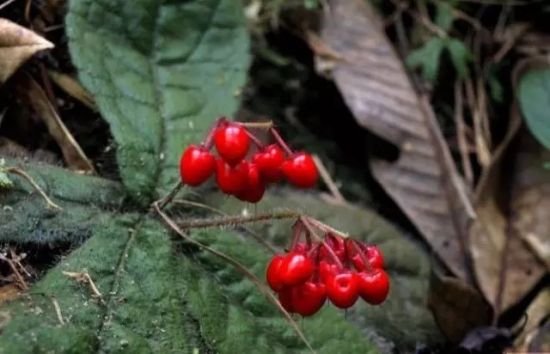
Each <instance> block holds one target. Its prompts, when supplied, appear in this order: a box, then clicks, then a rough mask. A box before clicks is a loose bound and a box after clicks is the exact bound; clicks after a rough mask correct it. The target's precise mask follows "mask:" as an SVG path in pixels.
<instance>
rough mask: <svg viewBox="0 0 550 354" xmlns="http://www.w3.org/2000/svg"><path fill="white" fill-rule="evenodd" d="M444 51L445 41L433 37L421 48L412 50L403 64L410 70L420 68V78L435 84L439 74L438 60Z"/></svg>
mask: <svg viewBox="0 0 550 354" xmlns="http://www.w3.org/2000/svg"><path fill="white" fill-rule="evenodd" d="M443 49H445V39H443V38H439V37H434V38H432V39H430V40H429V41H427V42H426V43H425V44H424V45H423V46H422V47H420V48H418V49H415V50H413V51H412V52H411V53H410V54H409V55H408V56H407V58H406V60H405V63H406V64H407V66H408V67H409V68H411V69H415V68H420V69H421V70H422V76H423V77H424V78H425V79H426V80H428V81H430V82H435V79H436V78H437V74H438V72H439V59H440V57H441V53H442V52H443Z"/></svg>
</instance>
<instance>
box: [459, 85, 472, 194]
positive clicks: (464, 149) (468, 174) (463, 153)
mask: <svg viewBox="0 0 550 354" xmlns="http://www.w3.org/2000/svg"><path fill="white" fill-rule="evenodd" d="M461 86H462V85H461V83H460V82H459V81H457V82H455V88H454V89H455V102H454V103H455V114H454V116H455V117H454V118H455V127H456V136H457V140H458V147H459V150H460V157H461V158H462V171H463V172H464V177H465V178H466V182H468V186H469V187H470V188H472V187H473V183H474V175H473V172H472V165H471V161H470V154H469V152H468V144H467V142H466V127H465V124H464V109H463V99H462V87H461Z"/></svg>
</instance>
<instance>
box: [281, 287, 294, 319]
mask: <svg viewBox="0 0 550 354" xmlns="http://www.w3.org/2000/svg"><path fill="white" fill-rule="evenodd" d="M293 290H294V289H293V288H283V289H282V290H281V291H279V302H280V303H281V305H282V306H283V307H284V309H285V310H287V311H288V312H290V313H294V312H295V311H294V303H293V301H292V300H293V299H292V293H293Z"/></svg>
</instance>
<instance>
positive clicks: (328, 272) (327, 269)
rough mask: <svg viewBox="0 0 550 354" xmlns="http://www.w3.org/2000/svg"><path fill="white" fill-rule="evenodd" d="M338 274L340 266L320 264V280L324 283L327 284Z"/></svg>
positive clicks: (323, 262)
mask: <svg viewBox="0 0 550 354" xmlns="http://www.w3.org/2000/svg"><path fill="white" fill-rule="evenodd" d="M338 273H339V271H338V266H337V265H336V264H331V263H330V262H328V261H320V262H319V278H320V279H321V281H322V282H323V283H326V282H327V281H328V279H330V278H332V277H333V276H335V275H336V274H338Z"/></svg>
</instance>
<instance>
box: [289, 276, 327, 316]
mask: <svg viewBox="0 0 550 354" xmlns="http://www.w3.org/2000/svg"><path fill="white" fill-rule="evenodd" d="M326 299H327V294H326V287H325V284H322V283H314V282H311V281H308V282H305V283H304V284H302V285H298V286H296V287H294V288H292V309H293V310H294V311H295V312H297V313H299V314H300V315H302V316H311V315H313V314H314V313H316V312H317V311H319V309H320V308H321V307H322V306H323V304H324V303H325V300H326Z"/></svg>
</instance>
